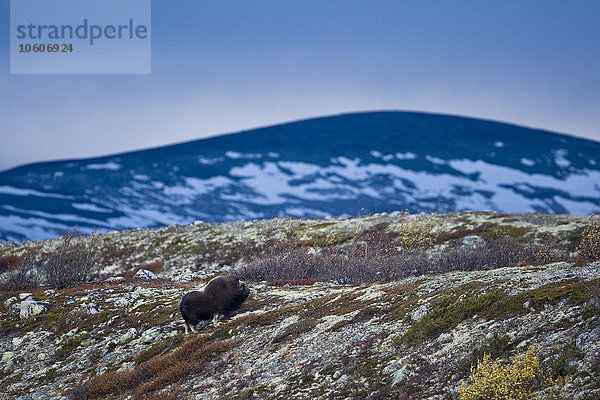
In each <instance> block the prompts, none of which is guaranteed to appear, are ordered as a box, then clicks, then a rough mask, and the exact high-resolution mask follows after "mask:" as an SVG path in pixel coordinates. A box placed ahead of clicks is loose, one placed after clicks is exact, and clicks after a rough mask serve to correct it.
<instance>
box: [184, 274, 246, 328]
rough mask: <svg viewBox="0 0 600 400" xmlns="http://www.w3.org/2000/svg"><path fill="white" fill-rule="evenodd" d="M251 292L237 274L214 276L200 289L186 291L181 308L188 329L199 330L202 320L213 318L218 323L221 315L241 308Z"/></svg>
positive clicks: (214, 322)
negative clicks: (197, 327)
mask: <svg viewBox="0 0 600 400" xmlns="http://www.w3.org/2000/svg"><path fill="white" fill-rule="evenodd" d="M249 294H250V289H248V286H246V284H245V283H244V282H242V281H240V280H239V279H238V278H237V276H235V275H222V276H218V277H216V278H213V279H211V280H210V282H208V283H207V284H206V286H204V287H203V288H202V289H200V290H195V291H193V292H189V293H186V294H185V295H184V296H183V298H182V299H181V303H180V304H179V310H180V311H181V316H182V317H183V320H184V321H185V333H186V334H188V329H191V330H192V332H197V331H196V329H195V326H196V325H197V324H198V323H199V322H200V321H207V320H211V319H212V320H213V324H215V325H217V323H218V320H219V315H224V314H230V313H232V312H234V311H236V310H237V309H239V308H240V306H241V305H242V303H243V302H244V301H245V300H246V298H247V297H248V295H249Z"/></svg>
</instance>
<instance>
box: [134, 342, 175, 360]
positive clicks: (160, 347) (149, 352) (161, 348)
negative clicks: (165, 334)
mask: <svg viewBox="0 0 600 400" xmlns="http://www.w3.org/2000/svg"><path fill="white" fill-rule="evenodd" d="M181 341H182V339H181V337H175V338H173V339H172V340H169V341H166V342H164V343H156V344H154V345H152V346H150V347H148V348H147V349H146V350H144V351H142V352H141V353H139V354H138V355H137V356H135V358H134V359H133V361H134V362H135V364H136V365H140V364H141V363H143V362H144V361H148V360H149V359H151V358H153V357H155V356H158V355H160V354H162V353H163V352H166V351H167V349H170V348H172V347H173V346H175V345H177V344H179V343H180V342H181Z"/></svg>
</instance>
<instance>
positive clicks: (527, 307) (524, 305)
mask: <svg viewBox="0 0 600 400" xmlns="http://www.w3.org/2000/svg"><path fill="white" fill-rule="evenodd" d="M529 307H531V302H530V301H526V302H525V303H523V308H524V309H526V310H527V309H529Z"/></svg>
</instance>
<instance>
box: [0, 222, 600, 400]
mask: <svg viewBox="0 0 600 400" xmlns="http://www.w3.org/2000/svg"><path fill="white" fill-rule="evenodd" d="M598 246H600V223H599V221H598V220H597V218H596V217H594V216H592V217H579V216H572V215H548V214H495V213H484V212H473V213H459V214H433V215H429V214H419V215H409V214H407V213H401V212H395V213H391V214H377V215H373V216H366V217H357V218H339V219H333V218H332V219H311V220H307V219H272V220H266V221H238V222H232V223H222V224H212V223H211V224H209V223H203V222H201V221H198V222H195V223H193V224H190V225H186V226H179V225H173V226H170V227H165V228H157V229H139V230H130V231H122V232H112V233H107V234H102V235H92V236H89V237H85V238H78V237H77V236H76V235H75V234H74V233H69V234H67V235H66V236H65V237H64V238H62V239H55V240H44V241H39V242H26V243H2V244H0V273H1V275H0V283H1V284H2V287H3V289H2V291H1V296H2V297H1V299H0V300H1V301H2V304H0V311H1V312H2V323H1V326H0V331H1V338H0V354H1V356H2V359H1V362H0V381H1V385H2V388H3V390H2V393H0V398H6V399H22V400H25V399H56V398H61V399H105V398H108V399H121V398H133V399H179V398H181V399H219V398H230V399H288V398H297V399H305V398H324V399H345V398H355V399H363V398H371V399H378V398H379V399H387V398H397V399H462V400H468V399H493V398H499V399H500V398H503V399H504V398H506V399H509V398H510V399H528V398H532V399H533V398H540V399H543V398H547V399H550V398H557V399H579V400H584V399H590V400H591V399H597V398H600V316H599V313H600V263H599V262H598V259H599V258H600V257H599V252H598V251H599V249H598ZM73 271H75V272H76V273H73ZM231 271H234V272H236V273H237V274H238V275H239V276H240V277H241V278H242V279H244V280H245V281H246V283H248V286H249V287H250V289H251V295H250V297H249V299H248V300H246V302H245V303H244V304H243V305H242V308H241V309H240V312H239V313H238V314H237V315H235V316H233V317H231V318H230V319H227V320H223V321H221V323H220V324H219V325H218V326H216V327H215V326H213V325H212V324H201V325H200V326H199V327H198V328H200V332H199V333H198V334H193V335H184V333H183V320H182V319H181V316H180V315H179V312H178V304H179V301H180V300H181V297H182V295H183V294H184V293H186V292H188V291H190V290H193V289H195V288H198V287H201V286H202V285H203V284H204V283H206V282H207V280H208V279H210V278H212V277H214V276H216V275H220V274H224V273H229V272H231ZM501 393H505V394H504V395H501ZM502 396H504V397H502Z"/></svg>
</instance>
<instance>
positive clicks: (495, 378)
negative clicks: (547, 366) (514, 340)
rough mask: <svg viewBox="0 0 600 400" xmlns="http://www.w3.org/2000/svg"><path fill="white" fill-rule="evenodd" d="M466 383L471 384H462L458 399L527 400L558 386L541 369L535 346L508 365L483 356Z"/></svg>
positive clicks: (487, 355)
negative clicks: (546, 389) (541, 391)
mask: <svg viewBox="0 0 600 400" xmlns="http://www.w3.org/2000/svg"><path fill="white" fill-rule="evenodd" d="M468 380H469V381H470V384H468V385H467V384H466V382H463V384H462V385H461V387H460V389H459V390H458V393H459V395H460V400H527V399H532V398H533V394H534V392H535V391H537V390H541V389H544V388H548V387H552V386H555V385H556V383H557V382H555V381H553V380H552V379H551V378H550V377H549V376H548V374H547V373H545V372H544V371H543V370H542V367H541V366H540V360H539V357H538V355H537V347H536V346H531V347H530V348H529V349H528V350H527V353H525V354H524V355H515V357H514V358H513V360H512V362H511V363H510V364H509V365H503V364H501V363H500V361H498V360H492V359H491V357H490V355H489V354H485V355H484V356H483V359H482V360H481V361H479V362H478V363H477V366H476V367H473V368H472V369H471V375H470V376H469V379H468Z"/></svg>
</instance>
